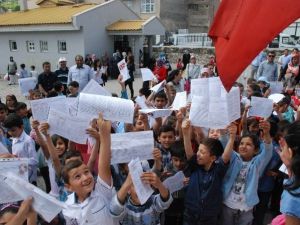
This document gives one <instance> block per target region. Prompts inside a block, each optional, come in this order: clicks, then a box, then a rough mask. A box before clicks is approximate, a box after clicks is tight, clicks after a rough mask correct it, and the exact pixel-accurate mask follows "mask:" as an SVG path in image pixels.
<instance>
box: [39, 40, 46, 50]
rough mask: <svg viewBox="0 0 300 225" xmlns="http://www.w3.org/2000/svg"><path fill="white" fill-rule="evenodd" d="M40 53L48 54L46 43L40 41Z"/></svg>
mask: <svg viewBox="0 0 300 225" xmlns="http://www.w3.org/2000/svg"><path fill="white" fill-rule="evenodd" d="M40 50H41V52H48V41H40Z"/></svg>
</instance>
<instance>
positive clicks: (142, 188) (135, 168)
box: [128, 158, 154, 205]
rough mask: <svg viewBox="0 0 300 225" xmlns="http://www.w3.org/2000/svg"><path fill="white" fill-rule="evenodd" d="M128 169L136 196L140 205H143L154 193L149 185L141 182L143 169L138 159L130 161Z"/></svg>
mask: <svg viewBox="0 0 300 225" xmlns="http://www.w3.org/2000/svg"><path fill="white" fill-rule="evenodd" d="M128 168H129V173H130V175H131V179H132V183H133V185H134V187H135V191H136V194H137V196H138V198H139V200H140V203H141V204H142V205H143V204H144V203H145V202H146V201H147V200H148V199H149V198H150V196H151V195H152V194H153V192H154V191H153V189H152V188H151V186H150V185H149V184H145V183H143V181H142V180H141V175H142V173H143V168H142V164H141V161H140V160H139V158H136V159H134V160H131V161H130V163H129V164H128Z"/></svg>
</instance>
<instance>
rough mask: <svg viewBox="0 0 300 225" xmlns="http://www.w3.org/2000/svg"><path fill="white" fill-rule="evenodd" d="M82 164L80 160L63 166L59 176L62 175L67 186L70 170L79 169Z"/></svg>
mask: <svg viewBox="0 0 300 225" xmlns="http://www.w3.org/2000/svg"><path fill="white" fill-rule="evenodd" d="M82 164H83V162H82V161H81V160H72V161H70V162H68V163H67V164H66V165H64V167H63V169H62V174H61V175H62V178H63V180H64V182H65V184H69V181H70V176H69V172H70V171H71V170H72V169H75V168H78V167H80V166H81V165H82Z"/></svg>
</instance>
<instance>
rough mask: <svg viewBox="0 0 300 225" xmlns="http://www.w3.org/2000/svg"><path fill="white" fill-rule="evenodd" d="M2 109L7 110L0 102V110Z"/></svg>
mask: <svg viewBox="0 0 300 225" xmlns="http://www.w3.org/2000/svg"><path fill="white" fill-rule="evenodd" d="M2 110H4V111H7V106H6V105H5V104H4V103H1V102H0V111H2Z"/></svg>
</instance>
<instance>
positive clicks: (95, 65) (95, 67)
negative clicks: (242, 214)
mask: <svg viewBox="0 0 300 225" xmlns="http://www.w3.org/2000/svg"><path fill="white" fill-rule="evenodd" d="M99 62H100V67H101V61H100V59H96V60H95V61H94V71H97V69H98V65H97V64H98V63H99Z"/></svg>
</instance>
